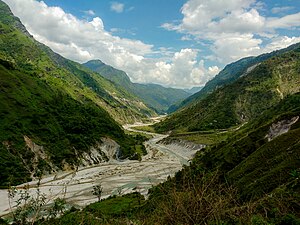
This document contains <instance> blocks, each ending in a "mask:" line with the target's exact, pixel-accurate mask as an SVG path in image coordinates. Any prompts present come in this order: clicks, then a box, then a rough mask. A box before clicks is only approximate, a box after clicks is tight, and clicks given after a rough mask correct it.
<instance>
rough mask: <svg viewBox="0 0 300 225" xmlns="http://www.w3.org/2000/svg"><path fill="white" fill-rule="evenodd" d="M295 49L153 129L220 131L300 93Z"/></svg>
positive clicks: (298, 58) (298, 54) (298, 57)
mask: <svg viewBox="0 0 300 225" xmlns="http://www.w3.org/2000/svg"><path fill="white" fill-rule="evenodd" d="M296 46H298V47H297V48H294V47H295V46H293V50H291V51H288V52H285V53H282V54H280V55H278V56H274V57H272V58H270V59H268V60H266V61H263V62H261V63H260V64H259V65H258V66H257V67H255V68H254V69H253V70H252V71H251V72H249V73H248V74H245V75H244V76H242V77H240V78H239V79H237V80H236V82H234V83H232V84H229V85H225V86H223V87H220V88H218V89H217V90H215V91H214V92H213V93H211V94H209V95H207V96H206V97H205V98H203V99H201V100H199V101H198V102H195V103H194V104H192V105H191V106H189V107H186V108H184V109H183V110H181V111H178V112H175V113H174V114H173V115H171V116H170V117H169V118H167V119H166V120H165V121H163V122H162V123H159V124H156V125H155V128H156V129H157V130H158V131H160V132H164V131H169V130H179V131H180V130H181V131H197V130H211V129H224V128H229V127H232V126H238V125H240V124H243V123H245V122H247V121H249V120H251V119H253V118H255V117H257V116H258V115H260V114H261V113H262V112H263V111H264V110H267V109H269V108H270V107H272V106H274V105H276V104H277V103H279V102H280V101H281V99H283V98H284V97H286V96H287V95H290V94H293V93H296V92H299V91H300V75H299V69H300V46H299V45H296ZM187 124H188V125H187Z"/></svg>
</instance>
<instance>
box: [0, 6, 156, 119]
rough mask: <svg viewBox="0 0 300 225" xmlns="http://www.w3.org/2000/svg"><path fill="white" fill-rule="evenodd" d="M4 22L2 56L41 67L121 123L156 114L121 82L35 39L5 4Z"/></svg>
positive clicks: (49, 77) (49, 76) (45, 76)
mask: <svg viewBox="0 0 300 225" xmlns="http://www.w3.org/2000/svg"><path fill="white" fill-rule="evenodd" d="M3 4H4V3H2V5H3ZM1 22H2V25H1V43H0V53H1V58H2V59H4V60H6V61H11V62H14V63H16V64H18V65H19V66H21V67H22V68H24V69H27V70H35V71H37V75H38V76H41V79H45V80H47V81H48V82H50V83H51V84H53V85H56V86H60V87H61V88H64V89H65V90H66V91H67V92H68V93H69V94H70V95H72V97H73V98H77V99H80V98H81V96H85V97H87V98H89V99H91V100H92V101H94V102H95V103H96V104H98V105H99V106H101V107H104V108H105V109H106V110H107V111H108V112H109V113H110V114H111V115H112V116H113V118H114V119H116V120H117V121H118V122H120V123H128V122H134V121H136V120H139V121H141V120H142V119H143V118H147V116H149V115H153V114H154V112H153V111H152V110H150V109H149V108H148V107H146V106H145V104H143V103H142V102H141V101H140V100H139V99H138V98H137V97H135V96H134V95H132V94H130V93H128V92H127V91H126V90H125V89H124V88H123V87H121V86H120V85H117V84H115V83H113V82H111V81H109V80H107V79H105V78H103V77H101V76H99V75H98V74H96V73H94V72H92V71H91V70H88V69H87V68H86V67H84V66H82V65H80V64H78V63H75V62H72V61H70V60H68V59H65V58H63V57H61V56H60V55H58V54H56V53H54V52H53V51H52V50H51V49H50V48H48V47H46V46H44V45H42V44H41V43H38V42H37V41H35V40H34V39H33V38H32V37H31V36H30V34H29V33H28V32H27V31H26V29H25V27H24V26H23V25H22V24H21V22H20V21H19V20H18V19H17V18H15V17H12V15H11V13H10V12H8V11H7V10H6V8H5V7H4V8H3V7H2V8H1Z"/></svg>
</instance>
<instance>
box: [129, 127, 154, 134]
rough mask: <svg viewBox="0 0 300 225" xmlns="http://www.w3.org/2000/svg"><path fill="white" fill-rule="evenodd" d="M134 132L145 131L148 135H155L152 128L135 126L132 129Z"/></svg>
mask: <svg viewBox="0 0 300 225" xmlns="http://www.w3.org/2000/svg"><path fill="white" fill-rule="evenodd" d="M133 129H134V130H140V131H146V132H150V133H155V130H154V128H153V127H152V126H137V127H133Z"/></svg>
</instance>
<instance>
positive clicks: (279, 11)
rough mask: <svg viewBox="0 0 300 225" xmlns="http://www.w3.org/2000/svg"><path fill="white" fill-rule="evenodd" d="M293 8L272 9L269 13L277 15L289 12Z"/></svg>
mask: <svg viewBox="0 0 300 225" xmlns="http://www.w3.org/2000/svg"><path fill="white" fill-rule="evenodd" d="M293 8H294V7H291V6H283V7H274V8H272V9H271V12H272V13H274V14H277V13H281V12H285V11H289V10H291V9H293Z"/></svg>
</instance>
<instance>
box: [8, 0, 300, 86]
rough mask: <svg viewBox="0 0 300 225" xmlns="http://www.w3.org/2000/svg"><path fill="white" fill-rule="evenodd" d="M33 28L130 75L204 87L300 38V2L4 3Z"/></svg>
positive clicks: (40, 36) (83, 57)
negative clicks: (238, 64)
mask: <svg viewBox="0 0 300 225" xmlns="http://www.w3.org/2000/svg"><path fill="white" fill-rule="evenodd" d="M4 2H6V3H7V4H8V5H9V6H10V7H11V9H12V11H13V13H14V14H15V15H16V16H18V17H19V18H20V19H21V21H22V22H23V24H24V25H25V26H26V27H27V29H28V30H29V32H30V33H31V34H33V36H34V37H35V38H36V39H37V40H38V41H40V42H42V43H44V44H46V45H48V46H49V47H51V48H52V49H53V50H54V51H56V52H58V53H60V54H61V55H63V56H65V57H67V58H69V59H72V60H74V61H77V62H80V63H82V62H86V61H88V60H91V59H100V60H102V61H103V62H105V63H106V64H109V65H112V66H114V67H116V68H118V69H122V70H124V71H126V72H127V74H128V75H129V76H130V78H131V80H132V81H134V82H140V83H158V84H162V85H165V86H170V87H179V88H187V87H192V86H202V85H204V84H205V83H206V82H207V81H208V80H210V79H212V78H213V77H214V76H215V75H216V74H217V73H218V72H219V71H220V70H221V69H222V68H223V67H224V66H225V65H226V64H228V63H230V62H233V61H236V60H238V59H240V58H242V57H245V56H251V55H258V54H261V53H265V52H270V51H273V50H276V49H280V48H283V47H286V46H288V45H291V44H293V43H296V42H299V41H300V1H299V0H285V1H282V0H261V1H260V0H117V1H109V0H76V1H74V0H44V1H37V0H4Z"/></svg>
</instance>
